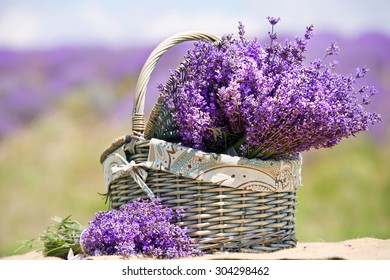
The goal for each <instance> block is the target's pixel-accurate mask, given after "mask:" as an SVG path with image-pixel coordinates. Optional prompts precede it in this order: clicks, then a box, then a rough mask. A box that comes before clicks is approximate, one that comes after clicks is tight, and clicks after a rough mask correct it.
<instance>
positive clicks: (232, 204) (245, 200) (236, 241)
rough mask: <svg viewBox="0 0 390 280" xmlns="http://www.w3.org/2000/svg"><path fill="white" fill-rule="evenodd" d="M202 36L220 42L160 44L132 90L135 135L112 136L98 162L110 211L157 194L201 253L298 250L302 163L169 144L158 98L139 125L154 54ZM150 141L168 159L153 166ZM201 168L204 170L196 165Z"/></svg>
mask: <svg viewBox="0 0 390 280" xmlns="http://www.w3.org/2000/svg"><path fill="white" fill-rule="evenodd" d="M201 39H202V40H204V39H205V40H212V41H217V40H218V39H219V38H217V37H215V36H213V35H209V34H203V33H183V34H178V35H176V36H173V37H171V38H168V39H167V40H166V41H164V42H163V43H161V44H160V45H159V46H158V47H157V48H156V49H155V50H154V51H153V53H152V54H151V55H150V56H149V58H148V60H147V62H146V63H145V66H144V68H143V69H142V71H141V74H140V78H139V80H138V84H137V89H136V97H135V105H134V106H135V109H134V112H133V118H132V120H133V134H132V135H131V136H124V137H121V138H119V139H116V140H115V141H114V142H113V144H112V145H111V147H109V148H108V149H107V150H106V151H104V153H103V154H102V157H101V162H102V164H103V170H104V176H105V181H106V185H107V187H108V197H109V201H110V207H112V208H119V207H120V206H122V205H124V204H126V203H129V202H131V201H132V200H134V199H137V198H147V197H155V196H157V197H160V198H161V200H162V203H163V205H165V206H169V207H171V208H172V209H177V208H183V209H184V210H185V212H184V214H183V216H182V218H181V220H180V221H179V222H178V224H179V225H180V226H182V227H186V228H187V233H188V235H189V236H191V237H192V238H194V239H195V242H196V244H197V245H198V248H199V249H200V250H202V251H205V252H214V251H232V252H271V251H276V250H280V249H286V248H292V247H295V245H296V235H295V216H294V214H295V207H296V204H297V203H296V188H297V186H298V185H299V184H300V166H301V160H300V158H298V157H297V158H289V159H284V160H282V161H280V162H277V161H272V162H267V161H260V160H257V161H256V162H255V163H254V165H251V164H252V163H251V162H249V160H247V159H242V158H240V159H238V157H229V156H225V155H214V154H206V153H202V152H201V151H199V152H197V151H194V150H193V149H190V148H186V147H181V146H180V144H175V143H172V145H171V143H170V142H169V141H171V140H172V141H173V142H175V141H174V140H175V139H177V134H178V132H177V127H176V125H175V123H174V121H173V119H172V117H171V116H170V114H169V112H167V110H166V109H165V108H164V105H163V102H162V100H161V99H159V100H158V101H157V103H156V105H155V108H154V109H153V112H152V114H151V116H150V118H149V122H148V124H147V125H145V124H144V123H143V107H144V100H145V92H146V84H147V82H148V80H149V76H150V74H151V72H152V71H153V69H154V67H155V65H156V63H157V61H158V59H159V57H160V56H161V55H162V54H163V53H164V52H165V51H166V50H168V49H169V48H170V47H172V46H174V45H176V44H177V43H180V42H183V41H188V40H201ZM178 69H179V70H178V71H180V68H178ZM173 91H174V87H173ZM172 94H174V92H172ZM154 138H158V140H165V141H167V142H166V143H165V142H161V143H162V144H161V145H162V147H164V149H165V150H164V151H163V153H166V154H169V156H168V158H169V159H168V160H167V159H166V158H164V157H163V159H162V163H156V160H155V159H154V156H153V152H155V151H154V150H155V148H153V147H154V143H155V142H157V143H158V145H160V144H159V143H160V142H159V141H155V140H154ZM158 147H159V148H161V147H160V146H158ZM165 147H167V148H165ZM153 149H154V150H153ZM179 150H180V151H181V150H183V153H184V154H183V155H184V156H183V155H181V157H182V158H181V159H180V160H179V159H177V162H176V164H177V165H180V164H181V165H180V168H181V169H180V170H179V168H177V165H176V166H173V163H172V166H171V165H170V164H171V161H174V160H173V159H174V157H172V154H174V152H177V151H179ZM158 152H161V151H157V154H158ZM194 155H195V156H194ZM191 156H192V157H191ZM186 157H187V158H188V159H187V161H185V160H184V158H186ZM172 158H173V159H172ZM203 158H205V159H207V160H205V161H204V162H202V164H200V163H199V164H198V165H196V166H194V164H193V163H194V161H195V164H196V162H198V160H199V162H200V161H201V159H203ZM220 158H223V159H224V160H225V161H222V162H221V159H220ZM164 161H165V163H164ZM168 161H169V163H168ZM233 161H234V162H235V163H234V164H232V163H231V162H233ZM189 162H190V164H188V163H189ZM210 162H211V163H210ZM214 163H215V164H216V165H212V164H214ZM184 165H185V166H184ZM187 165H188V166H187ZM183 166H184V167H185V168H186V169H185V170H186V171H185V172H183V170H184V169H183V168H184V167H183ZM204 166H205V167H206V169H202V168H201V167H204ZM263 166H264V168H263ZM188 168H189V169H188ZM191 168H192V169H191ZM205 170H206V171H205ZM221 170H222V171H224V170H227V172H228V173H223V172H222V171H221ZM236 171H237V172H238V173H235V172H236ZM221 172H222V174H221ZM229 172H230V173H229ZM208 174H211V175H208ZM239 176H240V177H241V178H238V177H239ZM249 177H250V178H249ZM216 178H217V179H216ZM221 178H222V179H223V180H222V179H221ZM243 178H244V179H243ZM238 179H243V180H244V181H243V182H240V181H239V180H238ZM237 182H239V183H237Z"/></svg>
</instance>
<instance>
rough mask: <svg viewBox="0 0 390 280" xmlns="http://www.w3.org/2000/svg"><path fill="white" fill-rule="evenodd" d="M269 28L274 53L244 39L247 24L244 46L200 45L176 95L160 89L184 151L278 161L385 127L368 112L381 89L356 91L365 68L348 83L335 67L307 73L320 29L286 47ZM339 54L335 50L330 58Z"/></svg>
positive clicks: (177, 80)
mask: <svg viewBox="0 0 390 280" xmlns="http://www.w3.org/2000/svg"><path fill="white" fill-rule="evenodd" d="M268 20H269V22H270V24H271V25H272V30H271V32H270V33H269V34H270V37H271V44H270V45H268V46H266V45H264V46H263V45H261V44H260V43H259V42H258V41H257V39H254V40H248V39H246V38H244V34H245V31H244V26H243V25H242V23H240V24H239V35H240V38H239V39H234V38H233V36H232V35H225V36H223V37H222V40H221V42H219V43H218V44H212V43H210V42H205V41H201V42H197V43H196V44H195V47H194V49H193V50H190V51H189V52H188V54H187V56H186V59H185V61H184V63H183V71H182V73H177V72H175V73H172V75H171V81H172V83H173V84H174V87H175V88H176V89H177V93H176V94H174V95H172V94H171V92H170V90H169V87H164V86H162V85H161V86H160V92H161V95H162V96H163V98H164V99H165V101H166V105H167V107H168V109H169V110H170V111H171V113H172V115H173V118H174V120H175V121H176V123H177V125H178V127H179V133H180V136H181V141H182V142H183V144H184V145H187V146H191V147H194V148H197V149H201V150H204V151H209V152H223V151H225V150H226V149H227V148H228V147H229V146H230V145H233V147H234V148H235V150H236V152H237V153H238V154H239V155H244V156H247V157H259V158H263V159H266V158H270V157H274V158H277V157H284V156H290V155H294V154H297V153H299V152H302V151H307V150H309V149H312V148H323V147H332V146H334V145H335V144H337V143H338V142H339V141H341V139H342V138H346V137H350V136H353V135H356V133H358V132H360V131H364V130H367V129H368V127H369V126H370V125H372V124H374V123H376V122H378V121H380V116H379V115H377V114H376V113H370V112H367V111H366V110H365V108H364V106H365V105H368V104H369V102H370V98H371V96H372V95H374V94H375V93H376V90H375V88H373V87H371V88H370V87H367V86H363V87H361V88H358V89H357V88H355V84H356V80H357V79H361V78H363V77H364V76H365V74H366V72H367V69H366V68H361V69H358V70H357V72H356V74H355V75H352V74H349V75H341V74H338V73H335V72H334V68H335V66H336V62H334V63H330V64H329V65H326V64H325V62H324V59H315V60H313V61H311V62H310V63H309V64H308V65H305V64H304V63H303V62H304V59H305V56H304V53H305V51H306V47H307V43H308V40H309V39H310V38H311V37H312V35H313V26H312V25H311V26H309V27H307V28H306V32H305V34H304V36H303V38H300V37H296V38H295V40H292V41H289V40H286V41H285V42H284V43H283V44H282V43H279V42H276V41H275V39H276V37H277V36H276V33H274V26H275V25H276V24H277V23H278V21H279V19H275V18H273V17H269V18H268ZM338 53H339V47H338V46H337V44H336V42H332V44H331V46H330V47H329V48H328V49H327V50H326V54H325V57H327V56H330V55H336V54H338ZM171 86H172V85H171ZM368 90H369V93H367V91H368Z"/></svg>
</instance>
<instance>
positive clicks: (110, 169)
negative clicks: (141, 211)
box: [103, 149, 155, 199]
mask: <svg viewBox="0 0 390 280" xmlns="http://www.w3.org/2000/svg"><path fill="white" fill-rule="evenodd" d="M121 153H122V155H121ZM142 167H145V164H144V163H135V161H133V160H132V161H131V162H128V161H127V160H126V159H125V155H124V152H123V150H122V149H118V150H117V151H115V152H114V153H112V154H111V155H109V156H108V157H107V158H106V159H105V160H104V162H103V172H104V179H105V183H106V186H107V188H109V187H110V185H111V184H112V183H113V182H114V181H115V180H117V179H119V178H120V177H122V176H126V175H130V176H131V177H133V179H134V181H135V182H136V183H137V184H138V185H139V186H140V187H141V188H142V190H143V191H144V192H145V193H146V194H147V195H148V197H149V198H150V199H153V198H155V195H154V194H153V192H152V191H151V190H150V189H149V187H148V186H147V185H146V184H145V181H146V178H147V177H148V173H147V172H146V170H145V169H144V168H142Z"/></svg>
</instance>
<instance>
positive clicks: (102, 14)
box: [79, 2, 121, 42]
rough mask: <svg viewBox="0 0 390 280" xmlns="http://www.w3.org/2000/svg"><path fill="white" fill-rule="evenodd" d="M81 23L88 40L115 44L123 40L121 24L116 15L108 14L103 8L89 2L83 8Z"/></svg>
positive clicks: (80, 17)
mask: <svg viewBox="0 0 390 280" xmlns="http://www.w3.org/2000/svg"><path fill="white" fill-rule="evenodd" d="M79 22H80V24H81V28H82V30H85V31H86V32H88V34H84V35H85V36H86V37H88V38H90V37H91V38H92V39H94V40H98V41H106V42H113V41H114V42H115V41H118V40H120V38H121V28H120V26H121V25H120V22H119V21H118V19H116V18H115V14H110V13H108V12H106V11H105V10H104V9H103V8H102V7H100V6H97V5H94V4H93V2H89V3H88V4H86V5H84V6H83V7H82V8H81V12H80V14H79Z"/></svg>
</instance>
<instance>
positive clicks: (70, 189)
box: [0, 93, 390, 257]
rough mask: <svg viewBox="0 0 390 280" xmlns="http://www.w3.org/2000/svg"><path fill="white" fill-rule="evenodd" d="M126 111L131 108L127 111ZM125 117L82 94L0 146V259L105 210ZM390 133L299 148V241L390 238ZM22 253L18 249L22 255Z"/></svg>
mask: <svg viewBox="0 0 390 280" xmlns="http://www.w3.org/2000/svg"><path fill="white" fill-rule="evenodd" d="M129 112H130V108H129ZM129 126H130V115H129V118H128V119H121V120H116V121H115V122H113V121H112V120H107V119H102V117H101V116H99V115H98V113H96V110H93V108H91V105H90V104H89V103H88V100H87V99H83V98H82V95H77V93H76V94H75V95H74V96H73V97H69V98H67V99H66V100H65V101H64V102H62V103H60V104H59V105H58V106H56V107H53V108H52V110H51V112H49V113H48V114H46V115H45V116H43V117H41V118H40V119H39V120H37V121H36V122H34V123H33V124H32V125H30V126H29V127H27V128H26V129H24V130H20V131H18V132H15V133H13V134H12V135H9V136H8V137H7V138H5V139H3V140H2V142H1V145H0V178H1V180H0V203H1V206H2V208H3V211H4V212H3V213H2V215H1V218H0V257H1V256H7V255H12V254H13V252H14V250H15V249H16V248H17V247H19V246H20V244H19V243H18V240H24V239H31V238H34V237H37V236H38V235H39V234H40V233H41V232H42V231H44V230H45V229H46V228H47V226H48V225H49V224H50V223H51V218H52V217H53V216H60V217H66V216H68V215H69V214H70V215H72V217H73V218H74V219H76V220H78V221H79V222H81V223H82V224H84V225H87V222H88V221H89V220H91V219H92V218H93V215H94V212H96V211H99V210H106V209H107V207H108V206H107V205H106V204H105V203H104V200H103V198H102V197H101V196H100V195H99V193H104V192H105V191H106V190H105V186H104V182H103V175H102V172H101V166H100V163H99V157H100V154H101V153H102V152H103V150H104V149H106V148H107V147H108V146H109V145H110V143H111V142H112V140H113V139H114V138H116V137H119V136H121V135H123V134H127V133H128V132H129V131H128V129H129ZM389 136H390V133H388V136H387V139H386V141H383V143H382V144H378V143H375V142H373V141H372V140H371V138H370V137H369V134H368V133H363V134H361V135H359V136H358V137H356V138H353V139H346V140H344V141H342V142H341V143H340V144H339V145H338V146H336V147H334V148H333V149H323V150H313V151H310V152H307V153H304V155H303V157H304V163H303V169H302V181H303V186H302V187H300V189H299V191H298V202H299V205H298V208H297V221H296V222H297V224H296V230H297V235H298V239H299V241H320V240H323V241H338V240H344V239H351V238H357V237H366V236H369V237H376V238H389V237H390V204H389V203H388V200H389V198H390V172H389V171H390V170H389V166H390V144H389V142H390V141H388V140H389V139H390V137H389ZM22 252H23V251H21V252H19V253H22Z"/></svg>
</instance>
